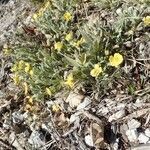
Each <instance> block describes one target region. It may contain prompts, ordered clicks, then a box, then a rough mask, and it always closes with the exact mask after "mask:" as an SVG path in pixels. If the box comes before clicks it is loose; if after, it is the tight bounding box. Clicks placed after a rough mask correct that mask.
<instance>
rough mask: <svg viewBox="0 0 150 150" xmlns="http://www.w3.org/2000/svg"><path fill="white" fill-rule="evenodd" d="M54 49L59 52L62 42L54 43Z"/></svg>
mask: <svg viewBox="0 0 150 150" xmlns="http://www.w3.org/2000/svg"><path fill="white" fill-rule="evenodd" d="M54 48H55V49H56V50H57V51H58V52H60V51H61V49H62V48H63V43H62V42H56V43H55V45H54Z"/></svg>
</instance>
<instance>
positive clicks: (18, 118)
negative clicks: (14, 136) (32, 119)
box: [12, 112, 24, 124]
mask: <svg viewBox="0 0 150 150" xmlns="http://www.w3.org/2000/svg"><path fill="white" fill-rule="evenodd" d="M12 118H13V122H14V123H18V124H19V123H21V122H22V121H23V119H24V117H23V115H22V114H21V113H20V112H14V113H13V114H12Z"/></svg>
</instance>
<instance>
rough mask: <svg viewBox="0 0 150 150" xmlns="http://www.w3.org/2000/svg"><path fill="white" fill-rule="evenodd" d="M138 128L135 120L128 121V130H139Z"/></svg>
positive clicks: (138, 124) (138, 123) (139, 124)
mask: <svg viewBox="0 0 150 150" xmlns="http://www.w3.org/2000/svg"><path fill="white" fill-rule="evenodd" d="M140 126H141V123H140V122H138V121H137V120H135V119H132V120H130V121H128V127H129V129H130V130H131V129H136V128H139V127H140Z"/></svg>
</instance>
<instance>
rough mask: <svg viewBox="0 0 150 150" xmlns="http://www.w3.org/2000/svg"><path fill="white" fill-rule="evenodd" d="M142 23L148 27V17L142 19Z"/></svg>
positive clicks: (149, 20)
mask: <svg viewBox="0 0 150 150" xmlns="http://www.w3.org/2000/svg"><path fill="white" fill-rule="evenodd" d="M143 22H144V25H145V26H150V16H146V17H144V18H143Z"/></svg>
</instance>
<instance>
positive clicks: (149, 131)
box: [145, 128, 150, 138]
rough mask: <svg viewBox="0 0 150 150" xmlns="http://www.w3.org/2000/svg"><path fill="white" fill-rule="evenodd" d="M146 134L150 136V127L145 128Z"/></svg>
mask: <svg viewBox="0 0 150 150" xmlns="http://www.w3.org/2000/svg"><path fill="white" fill-rule="evenodd" d="M145 135H146V136H148V137H149V138H150V128H147V129H146V130H145Z"/></svg>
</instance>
